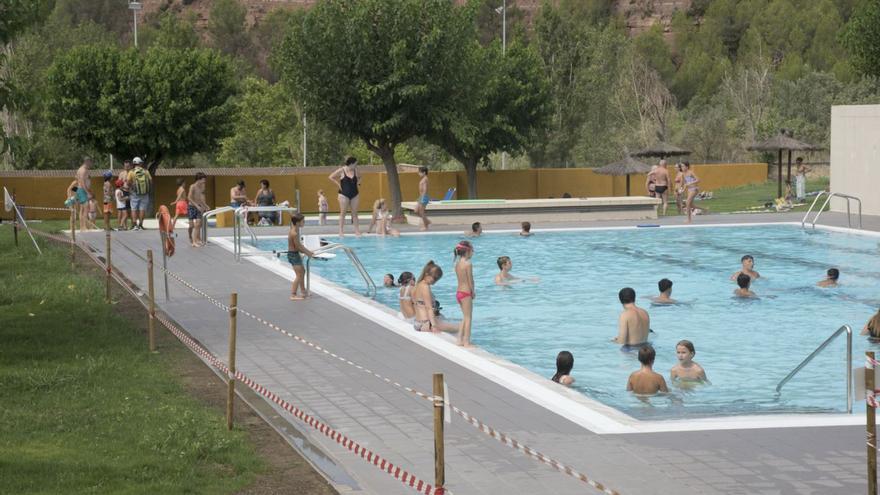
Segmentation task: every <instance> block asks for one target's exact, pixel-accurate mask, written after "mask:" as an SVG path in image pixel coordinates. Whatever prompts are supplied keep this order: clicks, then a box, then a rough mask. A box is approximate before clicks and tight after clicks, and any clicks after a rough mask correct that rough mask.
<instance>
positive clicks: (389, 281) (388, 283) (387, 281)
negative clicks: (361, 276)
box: [382, 273, 397, 288]
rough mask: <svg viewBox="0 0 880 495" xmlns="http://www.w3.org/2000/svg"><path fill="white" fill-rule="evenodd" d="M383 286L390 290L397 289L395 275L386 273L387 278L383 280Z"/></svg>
mask: <svg viewBox="0 0 880 495" xmlns="http://www.w3.org/2000/svg"><path fill="white" fill-rule="evenodd" d="M382 285H383V286H384V287H388V288H391V287H397V286H396V285H394V275H392V274H390V273H386V274H385V277H383V278H382Z"/></svg>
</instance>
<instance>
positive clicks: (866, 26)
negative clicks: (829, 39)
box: [841, 0, 880, 77]
mask: <svg viewBox="0 0 880 495" xmlns="http://www.w3.org/2000/svg"><path fill="white" fill-rule="evenodd" d="M841 41H842V42H843V45H844V46H845V47H846V49H847V50H848V51H849V53H850V56H851V57H852V64H853V65H854V66H855V67H856V69H857V70H858V71H859V72H861V73H862V74H865V75H871V76H876V77H880V0H864V1H863V2H862V3H861V5H859V7H858V8H857V9H856V12H855V13H854V14H853V16H852V17H851V18H850V19H849V22H848V23H847V24H846V27H845V28H844V30H843V32H842V33H841Z"/></svg>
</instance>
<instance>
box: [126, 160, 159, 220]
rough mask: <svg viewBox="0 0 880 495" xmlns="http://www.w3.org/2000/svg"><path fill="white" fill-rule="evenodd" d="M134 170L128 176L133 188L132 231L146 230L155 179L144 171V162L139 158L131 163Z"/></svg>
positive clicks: (130, 185)
mask: <svg viewBox="0 0 880 495" xmlns="http://www.w3.org/2000/svg"><path fill="white" fill-rule="evenodd" d="M131 163H132V164H133V165H134V170H132V171H131V172H130V173H129V174H128V182H129V187H130V188H131V218H132V220H134V227H132V229H131V230H144V216H145V215H146V212H147V209H148V208H149V207H150V193H151V192H152V190H153V177H152V176H150V172H148V171H147V170H146V169H144V161H143V160H141V158H140V157H139V156H136V157H134V160H132V161H131Z"/></svg>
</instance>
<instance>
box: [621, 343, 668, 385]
mask: <svg viewBox="0 0 880 495" xmlns="http://www.w3.org/2000/svg"><path fill="white" fill-rule="evenodd" d="M656 356H657V353H656V352H655V351H654V348H653V347H651V345H650V344H647V345H645V346H643V347H642V348H641V349H639V362H640V363H642V367H641V369H639V370H638V371H635V372H633V373H632V374H631V375H629V380H627V382H626V390H627V391H628V392H634V393H636V394H639V395H654V394H656V393H657V392H668V391H669V389H668V388H666V380H664V379H663V376H662V375H661V374H659V373H657V372H655V371H654V369H653V366H654V358H655V357H656Z"/></svg>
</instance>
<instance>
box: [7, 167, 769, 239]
mask: <svg viewBox="0 0 880 495" xmlns="http://www.w3.org/2000/svg"><path fill="white" fill-rule="evenodd" d="M694 171H695V172H696V173H697V175H699V177H700V180H701V189H703V190H709V191H711V190H714V189H719V188H722V187H735V186H741V185H746V184H755V183H762V182H764V181H765V180H766V179H767V164H765V163H738V164H711V165H694ZM174 172H175V171H172V170H163V171H161V174H160V175H157V177H155V178H154V181H153V183H154V185H155V192H156V197H155V199H156V201H157V203H158V204H166V205H167V204H169V203H171V202H172V201H173V200H174V197H175V191H176V189H177V185H176V182H177V179H178V178H183V179H184V180H185V181H186V184H187V186H188V185H189V184H191V183H192V181H193V177H192V172H191V171H190V172H187V171H185V170H181V171H180V174H181V175H174ZM208 172H210V170H208ZM99 173H100V171H97V172H96V174H99ZM73 174H74V171H73V170H71V171H70V173H69V174H68V175H67V176H64V175H60V174H58V173H53V174H52V175H53V176H45V175H41V172H40V171H32V172H22V171H19V172H9V173H6V174H4V173H3V172H0V186H5V187H7V188H8V189H9V191H10V192H12V190H13V189H15V192H16V195H17V199H18V202H19V204H22V205H33V206H53V207H59V206H61V205H62V203H63V202H64V199H65V197H64V192H65V190H66V189H67V186H68V185H69V184H70V182H71V181H72V178H73ZM430 177H431V179H430V182H429V189H428V195H429V196H430V197H432V198H442V197H443V196H444V195H445V194H446V191H447V190H448V189H449V188H451V187H454V188H457V195H456V197H457V199H465V198H467V197H468V187H467V174H465V172H464V171H463V170H462V171H449V172H431V176H430ZM263 178H265V179H268V180H269V182H270V186H271V188H272V189H273V190H274V191H275V196H276V198H277V200H278V202H281V201H285V200H287V201H290V204H292V205H293V204H295V201H296V197H295V192H294V191H295V190H297V189H299V191H300V198H301V201H302V203H301V205H302V209H303V211H304V212H306V213H314V212H316V211H317V209H318V201H317V192H318V190H319V189H323V190H324V193H325V194H326V196H327V199H328V201H329V203H330V211H338V210H339V204H338V200H337V195H336V188H335V186H334V185H333V184H332V183H331V182H330V181H329V180H328V178H327V174H325V173H304V172H297V171H292V173H288V174H285V175H257V173H255V172H253V171H249V170H248V169H246V168H242V169H241V174H240V175H229V174H224V175H217V176H209V177H208V185H207V196H208V198H207V199H208V204H209V205H211V206H212V207H214V206H222V205H225V204H228V202H229V190H230V189H231V188H232V186H233V185H235V183H236V182H237V181H238V180H240V179H243V180H244V181H245V182H246V183H247V191H248V195H249V196H251V197H253V196H254V195H255V194H256V191H257V189H258V188H259V181H260V179H263ZM630 181H631V186H630V187H631V194H632V195H634V196H642V195H645V194H646V191H645V176H644V175H632V176H631V177H630ZM101 184H102V180H101V178H99V177H93V178H92V190H93V191H96V194H97V195H98V199H99V200H100V191H101ZM418 184H419V177H418V174H416V173H412V172H402V173H400V188H401V194H402V195H403V200H404V201H407V200H409V201H412V200H415V199H416V197H417V196H418ZM477 185H478V193H479V197H480V198H484V199H533V198H550V197H553V198H560V197H562V195H563V194H564V193H569V194H571V195H572V196H573V197H591V198H594V197H607V196H624V195H626V177H611V176H607V175H599V174H596V173H594V172H593V170H592V169H589V168H568V169H527V170H496V171H492V172H490V171H487V170H480V171H479V172H477ZM360 191H361V194H360V208H359V209H360V210H361V211H370V210H371V209H372V206H373V202H374V201H375V200H376V199H378V198H388V197H390V194H389V192H388V183H387V177H386V174H385V173H384V172H365V173H363V174H362V183H361V189H360ZM27 215H28V218H44V219H53V218H54V219H62V218H67V215H66V214H65V213H64V212H40V211H35V210H31V211H28V212H27ZM5 217H8V215H4V218H5ZM227 217H228V218H219V219H218V222H219V223H220V224H221V225H223V224H226V223H227V222H229V221H230V220H231V214H230V215H227Z"/></svg>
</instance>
